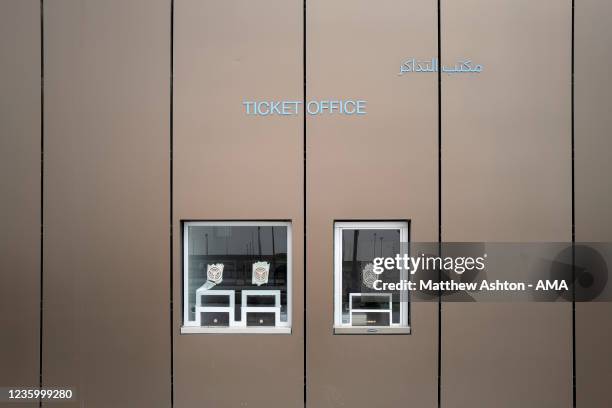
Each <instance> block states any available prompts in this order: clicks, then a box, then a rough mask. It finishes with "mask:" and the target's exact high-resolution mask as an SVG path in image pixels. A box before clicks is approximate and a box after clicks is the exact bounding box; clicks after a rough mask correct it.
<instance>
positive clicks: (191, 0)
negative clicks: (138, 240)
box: [173, 0, 304, 408]
mask: <svg viewBox="0 0 612 408" xmlns="http://www.w3.org/2000/svg"><path fill="white" fill-rule="evenodd" d="M302 17H303V14H302V2H301V1H298V0H292V1H285V0H264V1H257V2H253V1H248V0H230V1H224V2H202V1H196V0H180V1H177V2H176V5H175V22H174V28H175V34H174V52H175V60H174V159H173V162H174V236H175V239H174V254H175V256H174V311H175V314H174V333H175V342H174V350H175V354H174V387H175V388H174V389H175V407H177V408H187V407H193V406H207V407H215V408H224V407H231V408H235V407H241V406H248V407H266V408H268V407H286V408H290V407H302V406H303V358H304V354H303V349H304V348H303V347H304V344H303V319H302V316H303V306H304V302H303V284H302V283H303V279H304V277H303V262H304V260H303V250H302V248H303V234H304V231H303V183H302V181H303V172H302V170H303V117H302V116H301V115H298V116H265V117H263V116H259V117H254V116H247V115H246V114H245V113H244V107H243V105H242V102H243V101H244V100H283V99H285V100H301V98H302V86H303V67H302V38H303V37H302ZM185 219H201V220H223V219H225V220H227V219H242V220H258V219H274V220H286V219H288V220H291V222H292V229H293V265H292V266H293V287H292V289H293V316H292V326H293V329H292V333H291V334H290V335H287V334H184V335H181V334H180V326H181V320H182V316H181V315H182V294H181V292H182V290H181V289H182V279H181V274H182V269H181V260H182V256H181V255H180V254H181V242H180V236H181V229H180V227H181V225H180V221H181V220H185Z"/></svg>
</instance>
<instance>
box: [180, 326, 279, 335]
mask: <svg viewBox="0 0 612 408" xmlns="http://www.w3.org/2000/svg"><path fill="white" fill-rule="evenodd" d="M197 333H210V334H291V327H197V326H183V327H181V334H197Z"/></svg>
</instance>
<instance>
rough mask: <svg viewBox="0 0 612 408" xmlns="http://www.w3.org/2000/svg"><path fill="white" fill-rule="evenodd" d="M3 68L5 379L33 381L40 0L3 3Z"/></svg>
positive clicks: (0, 205)
mask: <svg viewBox="0 0 612 408" xmlns="http://www.w3.org/2000/svg"><path fill="white" fill-rule="evenodd" d="M0 72H2V76H1V77H0V134H1V137H0V195H1V196H2V199H1V200H0V225H2V228H0V271H1V272H0V327H2V329H1V330H0V361H1V362H2V363H1V364H0V385H2V386H25V387H35V386H38V374H39V365H38V363H39V336H38V328H39V321H40V320H39V318H40V315H39V296H40V6H39V2H38V1H31V0H30V1H23V0H9V1H2V2H0ZM3 406H9V405H8V404H6V403H5V404H4V405H3ZM15 406H20V407H26V406H28V404H23V403H19V404H16V405H15ZM29 406H34V405H33V404H32V405H29Z"/></svg>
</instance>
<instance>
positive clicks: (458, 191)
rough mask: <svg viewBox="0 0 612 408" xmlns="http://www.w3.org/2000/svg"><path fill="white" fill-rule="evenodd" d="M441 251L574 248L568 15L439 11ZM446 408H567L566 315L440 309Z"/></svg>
mask: <svg viewBox="0 0 612 408" xmlns="http://www.w3.org/2000/svg"><path fill="white" fill-rule="evenodd" d="M441 8H442V64H444V65H454V63H455V61H456V60H457V59H459V58H469V59H472V61H473V63H474V64H482V65H483V66H484V70H483V72H482V73H480V74H454V75H453V74H444V75H443V78H442V169H443V170H442V221H443V225H442V231H443V240H444V241H451V242H452V241H499V242H535V241H553V242H557V241H565V242H568V241H570V240H571V197H572V196H571V194H572V192H571V127H570V118H571V116H570V113H571V108H570V103H571V94H570V79H571V65H570V61H571V58H570V55H571V54H570V52H571V46H570V44H571V43H570V39H571V4H570V3H569V2H562V1H556V0H546V1H537V2H534V1H528V0H520V1H516V0H496V1H490V0H462V1H443V2H442V6H441ZM442 313H443V317H442V321H443V325H442V405H443V406H444V407H462V408H463V407H492V406H495V407H512V408H514V407H518V406H520V407H534V408H536V407H537V408H542V407H569V406H571V402H572V388H571V383H572V334H571V323H572V312H571V304H569V303H555V304H552V303H547V304H544V303H538V304H534V303H531V304H527V303H506V304H494V303H475V304H468V303H446V304H444V305H443V310H442Z"/></svg>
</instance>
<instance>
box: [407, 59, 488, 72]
mask: <svg viewBox="0 0 612 408" xmlns="http://www.w3.org/2000/svg"><path fill="white" fill-rule="evenodd" d="M439 65H440V64H439V63H438V59H437V58H432V59H431V60H425V61H417V60H416V59H415V58H409V59H407V60H406V61H404V62H403V63H402V65H400V72H399V74H398V75H404V74H406V73H409V72H438V69H439ZM482 69H483V67H482V65H480V64H477V65H473V64H472V61H471V60H469V59H460V60H459V61H457V63H456V64H455V65H452V66H451V65H449V66H446V65H442V72H444V73H447V74H478V73H480V72H482Z"/></svg>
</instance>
